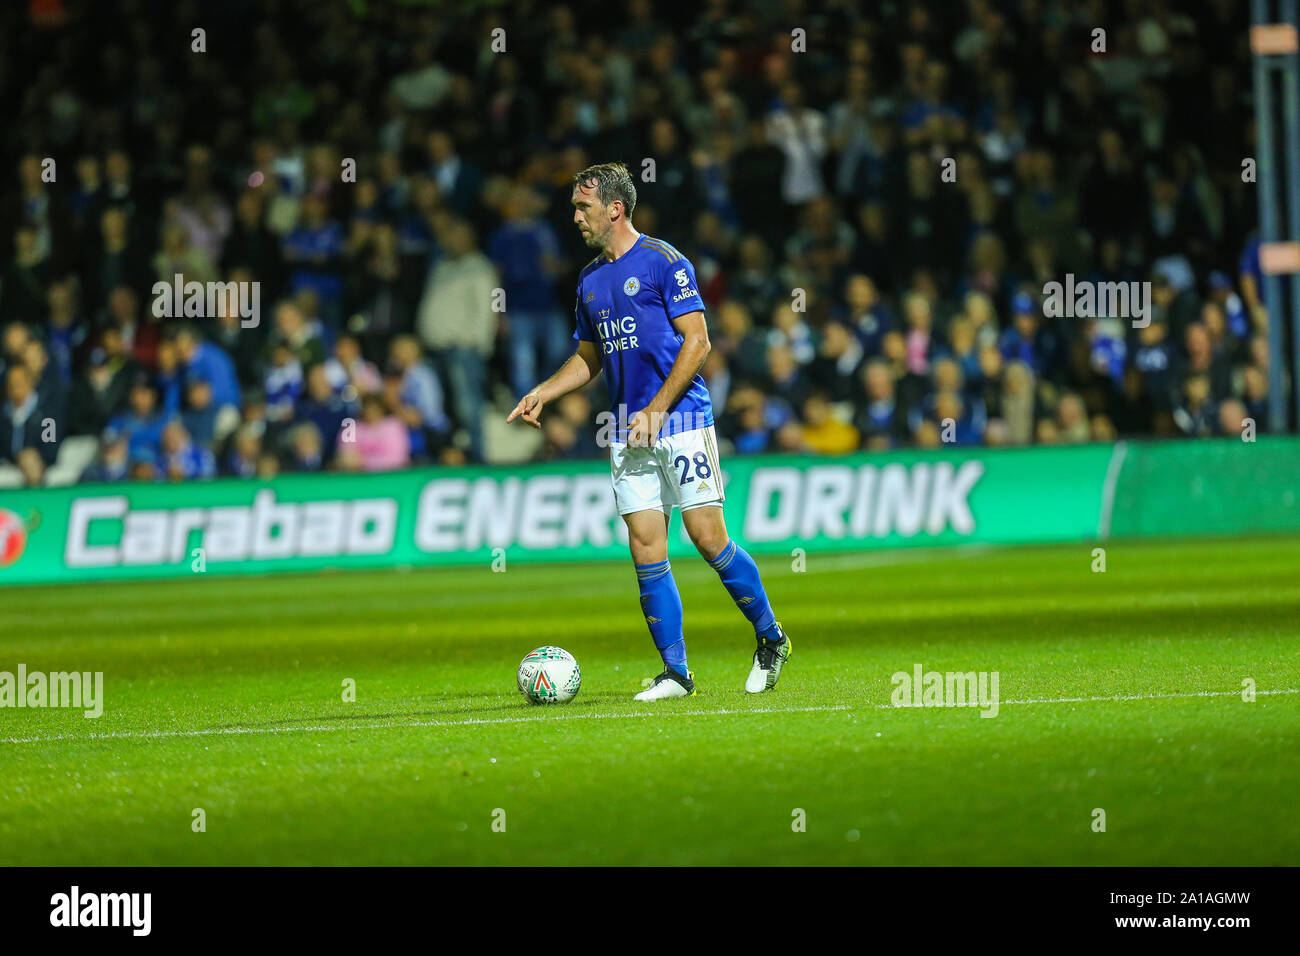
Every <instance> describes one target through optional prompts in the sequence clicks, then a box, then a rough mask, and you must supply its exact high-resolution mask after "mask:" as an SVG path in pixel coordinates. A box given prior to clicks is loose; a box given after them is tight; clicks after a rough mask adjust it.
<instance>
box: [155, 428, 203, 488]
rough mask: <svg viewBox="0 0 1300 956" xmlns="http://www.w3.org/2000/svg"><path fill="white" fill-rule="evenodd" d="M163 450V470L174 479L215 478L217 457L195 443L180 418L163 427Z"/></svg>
mask: <svg viewBox="0 0 1300 956" xmlns="http://www.w3.org/2000/svg"><path fill="white" fill-rule="evenodd" d="M162 452H163V454H162V466H163V471H164V472H165V474H166V476H167V477H168V478H169V479H170V480H172V481H191V480H193V479H196V478H213V477H215V476H216V474H217V459H216V457H215V456H214V455H213V454H212V452H210V451H208V450H207V449H206V448H204V447H203V446H202V445H198V444H195V442H194V440H193V439H192V438H191V437H190V433H189V432H187V431H186V430H185V426H184V425H182V424H181V420H180V419H179V418H173V419H172V420H171V421H169V422H168V423H167V425H166V426H165V427H164V428H163V434H162Z"/></svg>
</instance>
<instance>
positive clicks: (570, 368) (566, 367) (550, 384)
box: [533, 342, 600, 402]
mask: <svg viewBox="0 0 1300 956" xmlns="http://www.w3.org/2000/svg"><path fill="white" fill-rule="evenodd" d="M599 374H600V360H599V359H598V358H597V357H596V349H595V346H594V345H592V343H590V342H579V343H578V350H577V351H576V352H574V353H573V354H572V355H570V356H569V358H568V360H567V361H566V362H565V363H564V364H563V365H561V366H560V368H559V370H558V371H557V372H556V373H555V374H554V375H552V376H551V377H550V378H548V379H547V380H546V381H544V382H542V384H541V385H538V386H537V387H536V388H535V389H533V391H534V392H536V393H537V395H538V397H539V398H540V399H541V400H542V401H543V402H553V401H555V400H556V399H557V398H562V397H563V396H565V395H568V394H569V393H570V392H572V391H575V390H576V389H579V388H582V386H584V385H586V384H587V383H588V382H590V381H591V380H592V379H593V378H595V377H596V376H597V375H599Z"/></svg>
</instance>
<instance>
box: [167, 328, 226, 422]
mask: <svg viewBox="0 0 1300 956" xmlns="http://www.w3.org/2000/svg"><path fill="white" fill-rule="evenodd" d="M174 341H175V343H176V352H177V356H178V358H179V359H180V364H181V367H182V368H183V369H184V372H185V379H186V381H193V380H194V379H202V380H203V381H205V382H207V383H208V384H210V385H211V386H212V404H213V406H214V407H215V408H216V409H217V410H218V411H220V410H221V409H222V408H225V407H226V406H227V405H230V406H233V407H234V408H235V409H236V410H237V409H238V408H239V376H238V374H237V373H236V372H235V363H234V362H233V361H232V360H231V358H230V356H229V355H227V354H226V353H225V351H223V350H222V348H221V346H219V345H216V344H214V343H213V342H209V341H207V340H206V339H204V338H203V337H202V335H200V333H199V331H198V329H196V328H194V326H192V325H183V326H181V327H180V328H179V329H177V330H176V333H175V336H174Z"/></svg>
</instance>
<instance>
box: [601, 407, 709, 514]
mask: <svg viewBox="0 0 1300 956" xmlns="http://www.w3.org/2000/svg"><path fill="white" fill-rule="evenodd" d="M609 468H610V481H611V483H612V484H613V486H614V501H615V503H616V504H617V505H618V513H619V514H621V515H626V514H631V513H632V512H634V511H662V512H663V513H664V514H666V515H671V514H672V511H673V506H674V505H676V506H677V507H678V508H680V509H681V510H682V511H690V510H691V509H692V508H701V507H703V506H705V505H721V504H722V502H723V501H725V500H726V495H725V494H723V491H722V469H721V468H720V467H719V465H718V439H717V436H716V435H715V434H714V431H713V426H712V425H710V426H708V427H707V428H694V429H692V430H690V431H685V432H678V433H677V434H675V435H668V436H666V437H661V438H659V439H658V440H657V441H656V442H655V443H654V446H653V447H651V448H632V447H629V446H628V445H627V444H626V443H625V442H610V446H609Z"/></svg>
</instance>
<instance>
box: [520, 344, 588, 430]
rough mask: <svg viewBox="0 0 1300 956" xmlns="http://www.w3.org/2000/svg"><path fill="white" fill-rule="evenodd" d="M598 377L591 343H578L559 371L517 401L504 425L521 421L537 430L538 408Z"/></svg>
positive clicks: (538, 421) (539, 426)
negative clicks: (521, 419)
mask: <svg viewBox="0 0 1300 956" xmlns="http://www.w3.org/2000/svg"><path fill="white" fill-rule="evenodd" d="M599 374H600V353H599V352H597V351H596V343H595V342H584V341H579V342H578V350H577V351H576V352H574V353H573V354H572V355H570V356H569V359H568V361H566V362H565V363H564V364H563V365H561V366H560V368H559V371H557V372H556V373H555V374H554V375H552V376H551V377H550V378H548V379H547V380H546V381H544V382H542V384H541V385H538V386H537V387H536V388H535V389H533V390H532V391H531V392H529V393H528V394H527V395H525V396H524V397H523V398H521V399H519V404H518V405H516V406H515V407H514V411H512V412H511V413H510V414H509V415H507V416H506V421H507V422H513V421H514V420H515V419H516V418H520V417H522V418H523V420H524V421H526V422H527V423H528V424H530V425H532V426H533V427H534V428H541V427H542V423H541V421H540V416H541V414H542V408H543V406H545V405H546V404H547V403H549V402H553V401H555V400H556V399H557V398H560V397H562V396H564V395H568V394H569V393H570V392H572V391H573V390H574V389H578V388H582V386H584V385H586V384H587V383H588V382H590V381H591V380H592V379H593V378H595V377H596V376H597V375H599Z"/></svg>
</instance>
